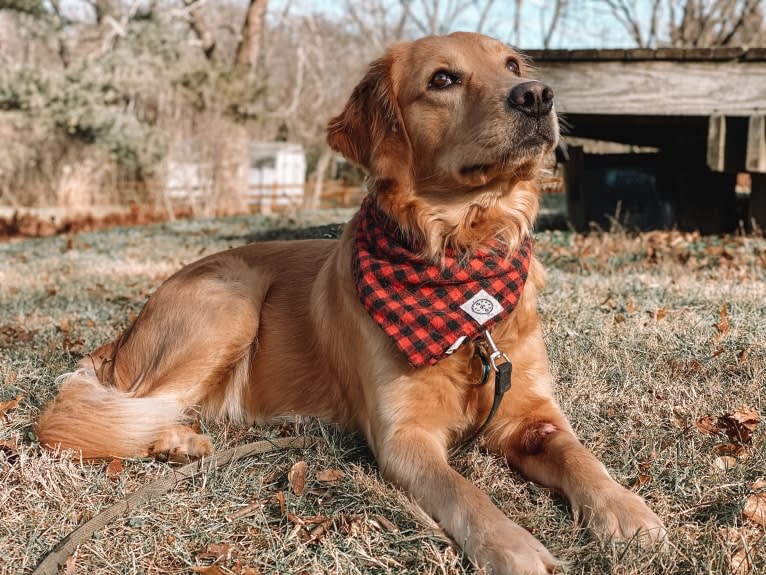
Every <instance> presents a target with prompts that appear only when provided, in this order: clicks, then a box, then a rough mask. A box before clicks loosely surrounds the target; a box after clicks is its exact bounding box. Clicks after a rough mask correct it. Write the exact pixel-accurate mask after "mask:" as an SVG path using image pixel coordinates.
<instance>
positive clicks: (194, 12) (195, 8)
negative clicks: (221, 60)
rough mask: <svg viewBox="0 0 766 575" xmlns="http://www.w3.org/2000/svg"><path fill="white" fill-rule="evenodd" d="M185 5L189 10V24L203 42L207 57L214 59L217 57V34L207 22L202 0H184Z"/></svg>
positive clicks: (203, 49)
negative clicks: (214, 33)
mask: <svg viewBox="0 0 766 575" xmlns="http://www.w3.org/2000/svg"><path fill="white" fill-rule="evenodd" d="M184 6H186V8H187V10H188V17H189V26H190V27H191V29H192V30H193V31H194V33H195V34H196V35H197V38H198V39H199V41H200V43H201V44H202V51H203V52H204V53H205V57H206V58H207V59H208V60H212V59H213V58H214V57H215V49H216V41H215V36H214V35H213V33H212V32H211V31H210V29H209V28H208V27H207V24H206V22H205V17H204V14H203V12H202V0H184Z"/></svg>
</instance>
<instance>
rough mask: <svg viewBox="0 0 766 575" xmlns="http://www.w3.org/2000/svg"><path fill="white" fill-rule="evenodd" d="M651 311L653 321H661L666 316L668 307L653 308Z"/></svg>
mask: <svg viewBox="0 0 766 575" xmlns="http://www.w3.org/2000/svg"><path fill="white" fill-rule="evenodd" d="M651 313H652V318H654V321H662V320H663V319H665V318H666V317H668V308H666V307H661V308H658V309H656V310H654V311H653V312H651Z"/></svg>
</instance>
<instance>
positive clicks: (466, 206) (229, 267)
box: [38, 33, 666, 575]
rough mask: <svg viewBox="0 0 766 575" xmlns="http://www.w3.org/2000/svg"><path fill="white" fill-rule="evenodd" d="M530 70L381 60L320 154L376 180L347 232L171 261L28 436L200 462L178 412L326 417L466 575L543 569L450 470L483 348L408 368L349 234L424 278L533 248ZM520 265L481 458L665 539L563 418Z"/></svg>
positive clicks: (524, 534)
mask: <svg viewBox="0 0 766 575" xmlns="http://www.w3.org/2000/svg"><path fill="white" fill-rule="evenodd" d="M528 74H529V70H528V67H527V66H526V64H525V61H524V59H523V58H522V57H521V56H520V55H519V54H518V53H517V52H515V51H514V50H512V49H511V48H510V47H508V46H507V45H506V44H503V43H501V42H498V41H496V40H493V39H491V38H488V37H486V36H482V35H479V34H471V33H455V34H452V35H449V36H443V37H442V36H434V37H426V38H422V39H420V40H417V41H414V42H403V43H399V44H396V45H394V46H392V47H391V48H390V49H389V50H388V51H387V52H386V53H385V54H384V55H383V56H382V57H381V58H380V59H378V60H376V61H374V62H373V63H372V64H371V65H370V67H369V69H368V71H367V73H366V75H365V76H364V78H363V79H362V81H361V82H360V83H359V85H358V86H357V87H356V88H355V89H354V91H353V93H352V95H351V97H350V99H349V101H348V103H347V104H346V106H345V109H344V110H343V111H342V113H341V114H340V115H338V116H337V117H335V118H333V119H332V120H331V121H330V123H329V126H328V130H327V139H328V142H329V144H330V146H332V147H333V148H334V149H335V150H337V151H339V152H341V153H342V154H344V155H345V156H346V157H347V158H348V159H349V160H351V161H352V162H355V163H357V164H359V165H361V166H363V167H364V168H366V170H367V172H368V174H369V177H368V187H369V194H368V196H367V198H366V199H365V204H364V205H365V206H366V208H365V209H364V210H363V212H362V214H361V215H360V214H357V215H356V216H355V217H354V219H352V220H351V222H349V223H348V224H347V225H346V226H345V229H344V231H343V235H342V237H341V238H340V240H307V241H294V242H274V243H263V244H253V245H247V246H243V247H239V248H235V249H231V250H228V251H226V252H223V253H219V254H215V255H212V256H209V257H206V258H204V259H201V260H200V261H197V262H195V263H192V264H190V265H188V266H186V267H184V268H183V269H181V270H180V271H179V272H177V273H176V274H175V275H173V276H172V277H171V278H170V279H168V280H167V281H166V282H165V283H164V284H163V285H162V286H160V288H159V289H158V290H157V292H156V293H154V295H152V296H151V298H150V299H149V301H148V302H147V303H146V306H145V307H144V308H143V310H142V312H141V314H140V315H139V317H138V318H137V319H136V321H135V322H134V323H133V324H132V325H131V326H130V327H129V328H128V329H127V330H126V331H125V333H123V334H122V336H121V337H120V338H119V339H117V340H116V341H115V342H113V343H110V344H107V345H105V346H103V347H101V348H99V349H98V350H96V351H95V352H94V353H93V354H92V355H91V356H89V357H87V358H85V359H84V360H83V361H82V362H81V363H80V365H79V369H78V370H77V371H76V372H75V373H73V374H70V375H68V377H67V378H66V381H65V383H64V384H63V385H62V386H61V389H60V392H59V394H58V396H57V397H56V398H55V400H54V401H53V402H52V403H51V404H50V405H49V406H48V407H47V409H46V410H45V412H44V413H43V414H42V416H41V418H40V421H39V428H38V430H39V437H40V440H41V442H42V443H44V444H46V445H49V446H52V447H61V448H72V449H75V450H79V451H80V452H81V453H82V455H83V456H84V457H87V458H98V457H123V456H142V455H146V454H155V455H158V456H164V457H171V458H186V457H189V458H194V457H201V456H204V455H207V454H209V453H211V451H212V444H211V442H210V440H209V439H208V438H207V437H205V436H203V435H200V434H198V433H196V432H195V431H193V430H192V429H191V428H190V427H188V426H187V425H185V418H186V417H187V416H188V415H189V413H190V412H191V411H192V410H196V411H199V412H200V413H202V415H203V416H204V417H209V418H213V419H216V420H227V421H230V422H234V423H242V424H249V423H251V422H254V421H268V420H270V419H272V418H274V417H275V416H279V415H285V414H301V415H309V416H317V417H321V418H323V419H325V420H327V421H331V422H337V423H339V424H342V425H344V426H346V427H347V428H349V429H353V430H357V431H358V432H360V433H362V434H364V436H365V437H366V439H367V441H368V442H369V445H370V447H371V449H372V451H373V452H374V454H375V457H376V458H377V461H378V463H379V465H380V468H381V471H382V473H383V475H384V476H385V477H386V478H388V479H390V480H391V481H393V482H395V483H396V484H398V485H399V486H401V487H402V488H403V489H405V490H406V491H407V492H408V493H410V494H411V495H412V496H413V497H414V499H415V500H416V501H417V502H418V503H419V504H420V505H421V506H422V508H423V509H425V510H426V511H427V512H428V513H429V514H430V515H431V516H432V517H433V518H434V519H435V520H436V521H437V522H438V523H439V525H441V527H442V528H443V529H444V530H445V531H446V532H447V533H448V534H449V535H450V536H451V537H452V538H453V539H454V540H455V541H456V542H457V543H458V544H459V545H460V546H461V547H462V548H463V549H464V550H465V553H466V554H467V555H468V557H470V558H471V560H472V561H473V562H474V563H475V564H476V565H478V566H480V567H484V568H486V569H487V571H488V572H491V573H495V574H500V573H513V574H515V575H519V574H522V573H524V574H537V573H552V572H555V571H556V570H557V569H558V566H559V562H557V560H556V559H555V558H554V557H553V556H552V555H551V554H550V553H549V552H548V551H547V550H546V548H545V547H544V546H543V545H542V544H541V543H540V542H539V541H538V540H537V539H535V538H534V537H533V536H532V535H531V534H530V533H529V532H528V531H526V530H525V529H523V528H522V527H520V526H519V525H517V524H516V523H514V522H513V521H511V520H510V519H508V518H507V517H506V516H505V515H504V514H503V513H502V512H501V511H500V510H498V509H497V507H495V505H493V503H492V501H491V500H490V498H489V497H488V496H487V495H486V494H484V493H483V492H482V491H481V490H479V489H478V488H477V487H476V486H474V485H473V484H472V483H471V482H470V481H468V480H467V479H465V478H464V477H462V476H461V475H460V474H458V473H457V472H456V471H455V470H453V469H452V468H451V467H450V465H449V463H448V454H449V449H450V448H451V447H452V446H454V445H456V444H459V442H460V441H461V440H462V439H464V438H466V437H469V436H471V435H472V434H473V433H474V432H475V431H476V430H477V428H479V427H480V426H481V425H482V423H483V422H484V421H485V420H486V419H487V415H488V413H489V411H490V406H491V405H492V403H493V397H494V396H493V388H492V385H491V384H490V383H487V384H485V385H477V378H478V371H480V369H479V368H480V367H483V366H485V365H488V362H487V361H486V357H485V356H484V355H481V354H479V355H477V351H478V349H480V348H483V347H484V346H485V344H484V343H483V342H484V341H485V340H484V339H483V338H477V337H476V334H475V333H474V334H473V336H472V337H467V338H465V339H464V340H461V341H463V343H462V345H460V341H455V342H453V343H454V345H452V346H450V347H451V348H452V349H450V350H447V351H452V352H453V353H451V355H446V352H445V354H442V355H443V357H441V358H436V359H437V360H434V358H433V357H431V358H430V359H428V361H427V362H424V361H423V360H422V358H421V360H420V362H417V361H416V362H413V360H412V358H408V356H407V355H405V353H403V351H402V349H401V347H400V345H399V343H400V342H398V341H394V339H392V337H391V336H390V334H389V332H388V331H384V329H382V327H385V326H383V325H382V324H380V323H379V322H378V321H375V320H373V311H374V310H373V311H371V308H370V307H369V305H368V304H369V302H368V303H367V304H365V305H363V303H362V294H361V291H360V290H359V288H358V286H357V283H356V282H357V281H358V280H359V277H358V276H359V270H358V269H356V266H357V265H358V264H357V263H355V262H357V260H358V258H359V250H360V247H359V246H360V243H359V242H360V237H361V240H364V241H367V240H369V241H370V242H376V241H378V240H380V239H381V238H382V239H384V240H385V241H388V240H391V241H398V242H400V243H401V245H404V246H408V249H411V251H412V254H414V255H412V254H411V255H412V257H413V258H414V259H416V260H417V261H418V262H419V264H418V265H421V264H422V265H423V266H425V268H424V269H427V270H429V272H428V273H430V272H432V271H433V270H437V271H438V270H445V269H452V270H453V271H454V269H455V268H454V266H457V267H458V268H460V266H470V265H472V262H473V263H477V264H479V265H486V263H487V261H489V260H487V261H485V260H483V259H482V258H484V257H485V256H486V257H489V256H487V254H489V253H495V252H498V253H499V254H500V258H499V259H498V258H497V257H495V259H494V260H492V261H493V262H495V263H496V262H497V261H500V264H498V265H502V261H507V260H512V259H513V258H515V257H516V255H518V253H519V250H520V248H521V246H522V245H524V243H525V242H527V243H528V241H527V238H528V236H529V235H530V233H531V226H532V222H533V221H534V219H535V215H536V212H537V205H538V200H537V192H536V189H535V186H534V180H535V178H536V176H537V174H538V170H539V165H540V163H541V160H542V158H543V156H544V155H545V154H546V153H547V152H549V151H550V150H551V149H552V148H553V146H554V145H555V144H556V142H557V137H558V120H557V117H556V113H555V110H554V105H553V104H554V102H553V92H552V91H551V89H550V88H549V87H547V86H545V85H544V84H542V83H541V82H537V81H534V80H532V79H530V78H529V77H528ZM371 214H372V215H371ZM370 217H372V218H376V221H377V223H378V224H380V225H379V226H378V227H375V226H370V225H368V224H369V222H368V221H367V219H369V218H370ZM381 221H382V222H383V223H382V224H381V223H380V222H381ZM365 230H366V231H365ZM360 234H361V236H360ZM365 234H367V235H365ZM373 236H374V237H373ZM498 246H500V248H498ZM477 254H478V257H477ZM448 261H449V262H451V263H449V264H448ZM514 261H515V260H514ZM495 263H492V265H495ZM522 263H523V262H522ZM383 264H384V265H387V264H386V262H383ZM359 265H361V264H359ZM514 265H515V264H514ZM525 265H526V266H528V267H524V265H522V266H521V268H523V269H521V272H520V273H521V275H522V276H526V283H525V284H524V283H523V281H522V282H521V283H522V285H521V288H522V289H523V291H522V290H519V289H517V296H519V297H518V301H516V302H515V305H514V307H513V310H512V311H511V312H510V313H509V314H508V311H509V310H505V313H506V315H505V316H504V319H502V321H498V322H497V323H496V324H495V325H493V326H492V328H491V330H490V331H491V337H492V339H493V341H494V342H495V343H496V345H497V348H498V349H499V351H498V353H496V354H494V355H493V357H492V358H491V359H492V361H491V362H489V364H492V365H494V364H497V363H499V364H500V365H504V364H505V363H506V362H508V363H511V362H512V366H513V372H512V386H511V388H510V391H509V392H508V393H507V394H506V397H505V399H504V400H503V401H502V403H501V404H500V407H499V409H498V411H497V413H496V415H495V417H494V418H493V419H492V420H491V422H490V423H489V424H488V425H487V427H486V429H485V430H484V433H483V434H482V436H481V441H482V445H483V446H484V447H485V448H486V449H487V450H489V451H490V452H493V453H497V454H498V455H500V456H502V457H503V458H505V460H507V462H508V463H509V464H510V465H512V466H513V467H515V468H517V469H518V470H519V471H521V473H523V474H524V475H525V476H526V477H528V478H530V479H532V480H534V481H537V482H539V483H540V484H542V485H545V486H548V487H551V488H553V489H555V490H557V491H559V492H561V493H563V494H564V495H565V496H566V497H567V498H568V499H569V501H570V502H571V505H572V507H573V509H574V514H575V516H576V517H579V518H581V519H582V520H583V521H584V522H585V523H586V524H587V525H588V526H589V527H590V528H591V529H592V530H593V531H594V532H595V534H596V535H597V536H599V537H615V538H630V537H633V536H635V535H636V534H639V536H640V538H641V539H642V540H644V541H646V542H657V541H663V540H664V539H665V537H666V535H665V529H664V527H663V526H662V523H661V522H660V520H659V519H658V518H657V516H656V515H655V514H654V513H652V511H650V510H649V508H648V507H647V505H646V504H645V503H644V501H643V500H642V499H641V498H640V497H638V496H637V495H635V494H633V493H632V492H630V491H629V490H627V489H625V488H623V487H621V486H620V485H618V484H617V483H616V482H615V481H614V480H613V479H612V478H611V477H610V476H609V474H608V473H607V471H606V469H605V468H604V466H603V465H602V464H601V463H600V462H599V461H598V460H597V459H596V458H595V457H594V456H593V455H592V454H591V453H590V452H589V451H588V450H587V449H586V448H585V447H584V446H583V445H582V444H581V443H580V442H579V441H578V440H577V438H576V437H575V435H574V433H573V432H572V428H571V427H570V425H569V423H568V421H567V419H566V417H565V416H564V415H563V414H562V413H561V410H560V409H559V407H558V406H557V404H556V401H555V400H554V398H553V393H552V389H551V385H552V382H551V375H550V371H549V368H548V360H547V355H546V351H545V346H544V343H543V337H542V332H541V328H540V321H539V318H538V314H537V311H536V305H537V301H536V300H537V294H538V292H539V291H540V290H541V289H542V287H543V283H544V273H543V269H542V267H541V265H540V263H539V261H537V260H536V259H534V257H531V258H529V260H528V261H527V263H526V264H525ZM450 266H452V267H450ZM516 269H517V270H518V269H519V268H518V266H516ZM501 279H502V278H501ZM522 279H523V278H522ZM447 283H448V284H449V282H447ZM516 287H517V288H518V287H519V286H516ZM384 292H385V290H384ZM436 293H437V295H436V296H434V297H433V302H432V303H434V305H440V304H439V302H438V301H437V300H438V299H439V297H441V296H439V295H438V292H436ZM388 295H391V296H393V297H395V298H396V297H399V296H401V295H403V294H386V293H383V294H382V296H383V297H386V296H388ZM404 295H406V294H404ZM469 295H470V294H469ZM426 299H429V298H426ZM486 301H487V300H484V303H486ZM480 308H481V306H479V308H476V309H478V310H479V311H481V309H480ZM387 318H388V321H390V322H392V323H393V324H396V323H397V322H398V320H399V318H398V317H397V316H396V314H393V315H392V314H390V313H389V314H388V316H387ZM477 321H478V320H477ZM426 324H428V322H426ZM487 325H489V324H487ZM389 327H390V326H389ZM421 327H423V326H421ZM397 329H398V328H397ZM434 329H436V326H435V324H434ZM429 330H430V325H425V328H424V329H423V330H422V331H424V332H425V334H426V336H428V335H429V334H430V331H429ZM448 335H449V334H448ZM452 339H455V338H452ZM492 351H493V349H492V348H491V346H490V348H489V349H488V353H492ZM506 358H507V360H506ZM416 365H417V366H416ZM490 371H492V370H491V369H490ZM489 381H490V382H491V381H492V374H490V377H489Z"/></svg>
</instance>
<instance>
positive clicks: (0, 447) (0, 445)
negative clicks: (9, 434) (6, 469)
mask: <svg viewBox="0 0 766 575" xmlns="http://www.w3.org/2000/svg"><path fill="white" fill-rule="evenodd" d="M0 451H5V452H7V454H8V455H16V454H17V453H18V451H19V447H18V445H17V444H16V442H15V441H11V440H9V439H0Z"/></svg>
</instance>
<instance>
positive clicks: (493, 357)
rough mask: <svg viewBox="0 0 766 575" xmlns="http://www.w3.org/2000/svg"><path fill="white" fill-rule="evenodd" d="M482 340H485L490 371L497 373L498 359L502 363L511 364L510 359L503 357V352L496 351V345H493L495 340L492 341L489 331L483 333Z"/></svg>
mask: <svg viewBox="0 0 766 575" xmlns="http://www.w3.org/2000/svg"><path fill="white" fill-rule="evenodd" d="M484 339H485V340H487V345H488V346H489V351H490V354H489V363H490V365H491V366H492V369H494V370H495V371H497V368H498V362H497V360H498V359H503V360H504V361H503V363H511V358H509V357H508V356H507V355H505V353H504V352H502V351H500V350H499V349H497V344H496V343H495V340H494V339H492V334H491V333H489V330H486V331H485V332H484Z"/></svg>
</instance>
